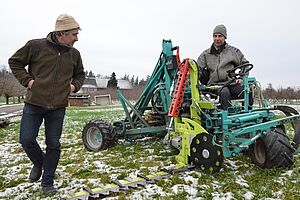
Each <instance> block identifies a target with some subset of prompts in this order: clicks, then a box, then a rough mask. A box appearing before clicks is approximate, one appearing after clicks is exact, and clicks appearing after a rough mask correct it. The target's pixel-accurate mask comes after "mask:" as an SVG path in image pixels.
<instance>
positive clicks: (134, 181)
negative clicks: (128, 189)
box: [127, 177, 147, 187]
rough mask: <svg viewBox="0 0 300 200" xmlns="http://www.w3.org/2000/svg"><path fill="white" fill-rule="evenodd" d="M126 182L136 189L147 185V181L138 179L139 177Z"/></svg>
mask: <svg viewBox="0 0 300 200" xmlns="http://www.w3.org/2000/svg"><path fill="white" fill-rule="evenodd" d="M127 181H129V182H130V183H131V184H134V185H135V186H136V187H138V186H143V187H145V186H146V184H147V181H146V180H145V179H143V178H140V177H136V178H133V179H127Z"/></svg>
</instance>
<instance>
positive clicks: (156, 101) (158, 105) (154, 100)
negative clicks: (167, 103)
mask: <svg viewBox="0 0 300 200" xmlns="http://www.w3.org/2000/svg"><path fill="white" fill-rule="evenodd" d="M160 91H161V88H159V87H158V88H156V89H155V90H154V92H153V95H152V97H151V105H152V107H153V109H154V111H155V112H157V113H158V114H160V115H167V114H168V112H167V111H164V108H163V106H162V102H161V95H160Z"/></svg>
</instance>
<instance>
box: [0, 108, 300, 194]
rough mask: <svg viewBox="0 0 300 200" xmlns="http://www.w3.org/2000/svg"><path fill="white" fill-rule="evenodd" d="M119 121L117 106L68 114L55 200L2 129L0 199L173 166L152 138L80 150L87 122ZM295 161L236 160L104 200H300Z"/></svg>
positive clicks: (299, 162) (14, 134)
mask: <svg viewBox="0 0 300 200" xmlns="http://www.w3.org/2000/svg"><path fill="white" fill-rule="evenodd" d="M123 116H124V113H123V110H122V109H120V108H115V107H110V108H104V109H100V108H99V107H97V108H96V109H95V110H93V109H91V108H88V109H85V108H79V109H76V108H71V109H67V115H66V118H65V123H64V129H63V135H62V138H61V147H62V152H61V159H60V162H59V165H58V168H57V171H56V177H55V186H57V187H58V188H59V194H57V195H55V196H53V197H47V196H45V195H43V193H42V192H41V190H40V181H39V182H37V183H31V182H29V181H28V179H27V178H28V174H29V171H30V169H31V167H32V165H31V163H30V161H29V159H28V158H27V156H26V154H25V153H24V151H23V150H22V148H21V145H20V144H18V134H19V122H16V123H14V124H11V125H9V126H8V127H7V128H5V129H0V136H1V137H0V149H1V151H0V199H59V198H60V197H62V196H65V195H66V194H67V193H69V192H78V191H80V190H81V189H82V188H83V187H85V186H88V187H91V188H92V187H97V186H101V185H103V184H104V185H105V184H108V183H110V181H111V178H118V179H120V180H121V179H127V178H128V179H130V178H135V177H136V175H137V174H138V173H143V174H150V173H155V172H157V171H159V170H160V169H161V168H162V167H165V166H171V165H174V164H175V161H174V160H175V159H174V156H175V155H176V153H175V151H173V149H172V148H171V147H169V146H164V145H163V144H162V141H161V140H160V139H156V138H154V139H153V138H143V139H141V140H139V141H136V142H131V143H130V142H125V141H124V140H120V141H119V142H118V144H117V145H116V146H115V147H112V148H110V149H108V150H104V151H100V152H89V151H87V150H86V149H85V148H84V145H83V144H82V139H81V131H82V129H83V127H84V125H85V124H86V123H87V122H88V121H89V120H91V119H105V120H107V121H109V122H112V121H115V120H119V119H122V118H123ZM43 131H44V128H43V127H42V128H41V131H40V134H39V137H38V141H39V143H40V144H41V146H42V148H43V149H45V144H44V139H45V137H44V133H43ZM294 161H295V164H294V166H293V167H292V168H290V169H272V170H263V169H260V168H258V167H256V166H255V165H253V164H252V163H251V161H250V159H249V158H248V157H247V156H244V155H240V156H238V157H236V158H230V159H225V161H224V167H223V168H222V169H221V171H220V172H219V173H217V174H215V175H207V174H204V173H203V172H202V171H200V170H197V169H195V170H192V171H187V172H182V173H181V174H174V175H172V176H171V177H170V178H169V179H165V180H159V181H157V183H156V184H149V185H147V186H146V187H145V188H143V187H140V188H138V189H132V190H130V191H129V192H127V193H125V192H121V193H118V194H113V195H112V196H111V197H107V198H106V199H107V200H110V199H111V200H112V199H196V200H197V199H199V200H200V199H201V200H202V199H223V200H229V199H247V200H251V199H297V198H299V197H300V191H299V187H300V171H299V168H300V158H299V156H295V157H294ZM278 183H279V184H278Z"/></svg>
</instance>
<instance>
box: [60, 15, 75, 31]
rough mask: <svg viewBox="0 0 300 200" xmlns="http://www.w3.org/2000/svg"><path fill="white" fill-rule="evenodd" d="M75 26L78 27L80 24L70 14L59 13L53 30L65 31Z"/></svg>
mask: <svg viewBox="0 0 300 200" xmlns="http://www.w3.org/2000/svg"><path fill="white" fill-rule="evenodd" d="M76 28H78V29H80V26H79V24H78V23H77V22H76V21H75V19H74V18H73V17H72V16H71V15H67V14H61V15H59V16H58V17H57V19H56V23H55V31H66V30H71V29H76Z"/></svg>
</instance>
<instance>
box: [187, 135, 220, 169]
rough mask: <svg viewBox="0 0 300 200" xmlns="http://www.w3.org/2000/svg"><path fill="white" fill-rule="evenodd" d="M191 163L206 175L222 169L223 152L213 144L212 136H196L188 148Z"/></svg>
mask: <svg viewBox="0 0 300 200" xmlns="http://www.w3.org/2000/svg"><path fill="white" fill-rule="evenodd" d="M190 152H191V154H190V155H191V157H190V160H191V162H192V163H193V164H194V165H195V166H196V167H197V168H200V169H202V170H204V172H205V173H207V174H213V173H216V172H218V171H220V169H221V168H222V164H223V161H224V158H223V151H222V148H221V147H220V146H217V145H216V144H215V143H214V140H213V136H212V135H211V134H208V133H200V134H198V135H196V136H195V137H194V138H193V140H192V143H191V146H190Z"/></svg>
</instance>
